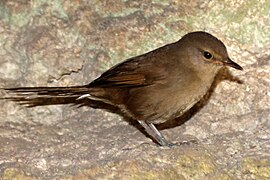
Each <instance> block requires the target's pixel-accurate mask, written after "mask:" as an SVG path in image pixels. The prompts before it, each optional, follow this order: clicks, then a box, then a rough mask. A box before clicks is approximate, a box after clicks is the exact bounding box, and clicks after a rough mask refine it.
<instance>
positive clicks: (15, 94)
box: [0, 86, 90, 106]
mask: <svg viewBox="0 0 270 180" xmlns="http://www.w3.org/2000/svg"><path fill="white" fill-rule="evenodd" d="M4 90H5V92H6V93H7V96H5V97H3V98H0V99H8V100H11V101H17V102H19V103H20V104H25V105H28V106H36V105H43V103H44V105H48V104H47V103H45V101H48V100H49V99H54V100H57V99H58V100H59V99H65V98H66V99H73V100H74V99H82V98H84V97H87V96H90V95H89V88H88V87H86V86H71V87H16V88H4ZM52 104H54V103H52ZM55 104H56V103H55Z"/></svg>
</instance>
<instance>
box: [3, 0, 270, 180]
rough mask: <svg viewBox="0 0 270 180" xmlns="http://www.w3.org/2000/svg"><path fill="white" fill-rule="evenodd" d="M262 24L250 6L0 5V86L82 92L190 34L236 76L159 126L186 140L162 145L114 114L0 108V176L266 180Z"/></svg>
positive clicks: (267, 35)
mask: <svg viewBox="0 0 270 180" xmlns="http://www.w3.org/2000/svg"><path fill="white" fill-rule="evenodd" d="M269 24H270V1H259V0H250V1H241V0H236V1H230V0H225V1H210V0H206V1H205V0H204V1H203V0H195V1H186V0H182V1H180V0H178V1H177V0H171V1H164V0H153V1H150V0H138V1H132V0H103V1H99V0H91V1H88V0H73V1H71V0H70V1H68V0H55V1H52V0H48V1H44V0H40V1H39V0H32V1H29V0H0V87H2V88H3V87H16V86H72V85H82V84H86V83H89V82H91V81H92V80H93V79H95V78H97V77H98V76H99V75H100V74H101V73H102V72H104V71H105V70H106V69H108V68H109V67H111V66H112V65H114V64H116V63H118V62H120V61H122V60H124V59H126V58H129V57H132V56H135V55H139V54H142V53H145V52H147V51H150V50H153V49H155V48H157V47H160V46H162V45H165V44H168V43H171V42H174V41H177V40H178V39H180V38H181V36H183V35H184V34H186V33H187V32H190V31H195V30H203V31H207V32H210V33H212V34H213V35H215V36H217V37H218V38H219V39H221V40H222V41H223V42H224V43H225V44H226V46H227V48H228V51H229V54H230V56H231V58H232V59H233V60H234V61H235V62H237V63H239V64H240V65H241V66H243V68H244V71H237V70H234V69H229V70H224V71H223V72H221V74H220V75H219V76H218V77H217V81H216V83H215V84H214V86H213V89H212V91H211V92H210V93H209V94H210V95H211V96H208V97H207V98H209V99H208V100H207V101H202V102H203V103H200V104H198V105H197V106H198V107H199V108H197V110H196V111H197V112H196V113H192V116H189V117H188V118H187V119H188V121H186V122H185V123H184V124H182V125H181V123H176V121H175V123H176V124H174V125H172V126H168V127H160V128H161V129H163V130H162V132H163V133H164V135H165V136H166V137H167V138H168V139H169V140H171V141H173V142H181V141H190V140H194V139H195V140H196V143H195V142H193V143H192V142H191V143H186V144H183V145H182V146H177V147H173V148H163V147H158V146H156V145H155V144H154V143H153V142H152V141H151V140H150V139H149V138H147V137H146V136H145V135H144V134H142V133H141V132H140V131H139V130H138V129H137V128H136V127H134V126H132V125H130V124H129V123H128V122H126V121H124V120H123V118H122V117H121V116H119V115H117V114H113V113H109V112H106V111H102V110H96V109H92V108H90V107H88V106H82V107H77V106H71V105H51V106H39V107H33V108H27V107H24V106H20V105H18V104H17V103H15V102H9V101H6V100H0V177H1V179H37V178H40V179H270V113H269V109H270V90H269V89H270V76H269V73H270V26H269ZM0 93H1V94H0V95H1V96H2V97H3V96H4V95H5V92H4V91H3V90H1V92H0ZM207 98H206V99H207Z"/></svg>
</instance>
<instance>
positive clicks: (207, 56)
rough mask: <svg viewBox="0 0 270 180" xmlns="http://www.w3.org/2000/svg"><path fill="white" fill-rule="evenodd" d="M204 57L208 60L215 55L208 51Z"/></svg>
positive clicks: (204, 53)
mask: <svg viewBox="0 0 270 180" xmlns="http://www.w3.org/2000/svg"><path fill="white" fill-rule="evenodd" d="M203 56H204V57H205V58H206V59H211V58H212V57H213V55H212V54H211V53H210V52H208V51H204V52H203Z"/></svg>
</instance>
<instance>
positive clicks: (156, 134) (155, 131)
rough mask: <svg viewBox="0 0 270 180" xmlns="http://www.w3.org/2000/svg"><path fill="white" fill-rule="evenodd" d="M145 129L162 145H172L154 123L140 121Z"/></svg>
mask: <svg viewBox="0 0 270 180" xmlns="http://www.w3.org/2000/svg"><path fill="white" fill-rule="evenodd" d="M138 122H139V123H140V124H141V125H142V126H143V127H144V129H145V131H146V132H147V133H148V135H150V136H151V137H152V138H153V139H154V140H155V141H156V142H157V143H158V144H159V145H160V146H170V145H171V143H169V142H168V141H167V140H166V139H165V137H164V136H163V135H162V134H161V133H160V132H159V131H158V129H157V128H156V127H155V125H154V124H152V123H147V122H145V121H138Z"/></svg>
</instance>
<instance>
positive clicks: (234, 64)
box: [222, 58, 243, 70]
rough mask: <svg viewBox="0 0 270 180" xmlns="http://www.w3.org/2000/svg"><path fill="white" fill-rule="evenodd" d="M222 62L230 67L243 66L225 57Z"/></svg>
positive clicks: (240, 68) (239, 68)
mask: <svg viewBox="0 0 270 180" xmlns="http://www.w3.org/2000/svg"><path fill="white" fill-rule="evenodd" d="M222 63H223V64H224V65H225V66H230V67H233V68H235V69H238V70H243V68H242V67H241V66H240V65H238V64H237V63H235V62H233V61H232V60H231V59H230V58H227V59H225V60H223V61H222Z"/></svg>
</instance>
